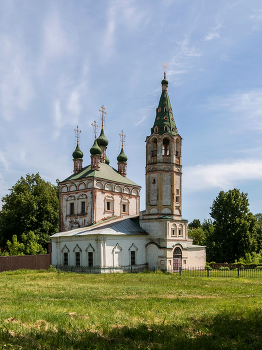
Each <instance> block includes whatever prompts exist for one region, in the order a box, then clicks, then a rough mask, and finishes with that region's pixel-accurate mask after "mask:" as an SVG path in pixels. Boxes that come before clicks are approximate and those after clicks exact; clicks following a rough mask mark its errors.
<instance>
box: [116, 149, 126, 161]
mask: <svg viewBox="0 0 262 350" xmlns="http://www.w3.org/2000/svg"><path fill="white" fill-rule="evenodd" d="M127 159H128V158H127V156H126V155H125V152H124V149H123V147H122V148H121V152H120V153H119V156H118V157H117V161H118V162H119V163H126V161H127Z"/></svg>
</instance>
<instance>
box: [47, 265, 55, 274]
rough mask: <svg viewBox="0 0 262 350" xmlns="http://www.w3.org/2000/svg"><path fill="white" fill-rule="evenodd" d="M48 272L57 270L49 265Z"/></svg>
mask: <svg viewBox="0 0 262 350" xmlns="http://www.w3.org/2000/svg"><path fill="white" fill-rule="evenodd" d="M48 272H57V269H56V268H55V267H54V266H52V265H50V267H49V269H48Z"/></svg>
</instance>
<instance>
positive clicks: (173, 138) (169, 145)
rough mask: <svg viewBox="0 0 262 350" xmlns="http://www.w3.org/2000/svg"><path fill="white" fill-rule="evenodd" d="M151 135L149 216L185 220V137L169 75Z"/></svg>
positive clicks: (149, 152) (147, 182) (147, 156)
mask: <svg viewBox="0 0 262 350" xmlns="http://www.w3.org/2000/svg"><path fill="white" fill-rule="evenodd" d="M161 84H162V94H161V97H160V101H159V105H158V107H157V109H156V117H155V122H154V125H153V127H152V128H151V135H150V136H148V137H147V138H146V215H147V216H148V218H150V217H152V218H160V217H163V215H168V216H169V217H170V218H172V219H181V218H182V138H181V136H180V135H179V134H178V132H177V128H176V124H175V121H174V117H173V112H172V107H171V104H170V100H169V96H168V93H167V87H168V81H167V79H166V73H164V79H163V80H162V82H161Z"/></svg>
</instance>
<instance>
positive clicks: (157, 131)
mask: <svg viewBox="0 0 262 350" xmlns="http://www.w3.org/2000/svg"><path fill="white" fill-rule="evenodd" d="M154 133H155V134H158V133H159V127H158V126H155V129H154Z"/></svg>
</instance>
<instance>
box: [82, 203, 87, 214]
mask: <svg viewBox="0 0 262 350" xmlns="http://www.w3.org/2000/svg"><path fill="white" fill-rule="evenodd" d="M85 212H86V202H81V214H85Z"/></svg>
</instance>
